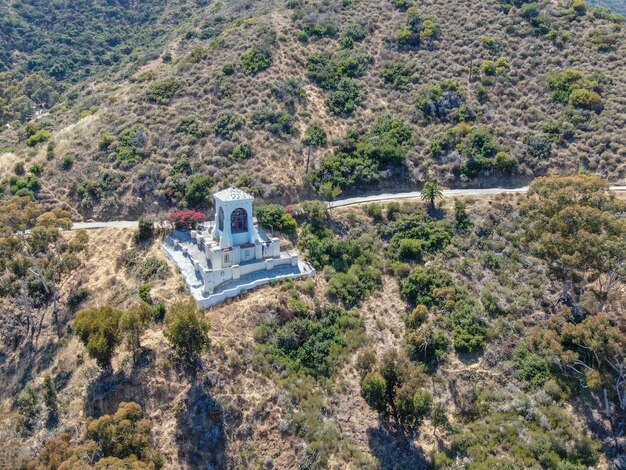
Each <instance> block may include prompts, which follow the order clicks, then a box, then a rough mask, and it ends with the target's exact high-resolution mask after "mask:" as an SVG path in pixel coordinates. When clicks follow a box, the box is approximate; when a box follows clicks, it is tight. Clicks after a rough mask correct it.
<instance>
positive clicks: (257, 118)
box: [1, 0, 626, 218]
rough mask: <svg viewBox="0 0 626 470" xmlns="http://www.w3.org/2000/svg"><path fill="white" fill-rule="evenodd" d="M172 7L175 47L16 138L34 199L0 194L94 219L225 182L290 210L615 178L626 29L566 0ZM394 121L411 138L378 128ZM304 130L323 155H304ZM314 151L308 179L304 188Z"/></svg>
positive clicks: (184, 200) (622, 125)
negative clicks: (326, 192)
mask: <svg viewBox="0 0 626 470" xmlns="http://www.w3.org/2000/svg"><path fill="white" fill-rule="evenodd" d="M178 3H180V4H181V5H182V4H185V3H187V5H186V6H185V7H183V6H181V5H179V6H174V4H173V5H171V6H170V8H171V9H176V8H180V9H181V11H185V12H186V19H185V21H181V19H180V17H179V16H178V15H173V14H170V15H169V18H170V19H171V21H172V23H171V24H168V23H167V21H166V20H165V19H164V18H165V17H163V18H161V17H160V16H159V18H161V19H160V20H159V21H162V22H163V23H158V25H159V27H160V28H161V29H160V31H161V32H162V33H164V34H163V35H161V36H159V38H160V40H159V41H160V42H163V41H165V42H166V43H167V44H164V45H163V46H162V47H161V46H159V42H152V43H150V44H151V48H152V49H150V48H149V47H148V46H147V45H146V46H145V50H151V51H152V55H149V54H144V55H131V56H130V57H129V58H128V59H124V60H122V61H120V62H119V63H117V64H116V65H115V67H113V68H112V70H111V71H109V72H106V71H104V69H102V70H101V69H99V68H94V73H93V75H92V76H91V77H90V78H84V79H83V80H82V81H80V82H78V83H77V84H76V85H72V86H67V87H66V88H67V93H69V94H67V96H71V100H70V99H66V98H65V96H66V95H64V94H61V95H59V96H58V97H57V99H56V104H53V105H51V106H52V107H51V109H49V110H47V109H46V110H45V112H43V113H42V114H41V116H39V117H37V118H35V119H34V121H33V122H32V123H31V124H30V125H29V126H30V127H28V126H27V127H26V128H25V127H24V125H23V124H22V123H21V122H19V121H15V120H14V121H10V125H11V127H12V129H9V130H5V131H4V132H3V133H2V134H1V139H2V141H4V147H5V148H6V149H7V150H10V151H11V152H13V154H15V155H17V158H19V159H21V160H24V161H26V163H27V164H26V167H27V169H28V168H30V167H32V166H33V165H38V164H40V165H42V168H41V170H39V169H38V170H37V172H38V178H40V180H41V181H42V182H43V183H45V184H44V186H45V190H43V189H40V186H41V185H36V184H34V183H33V182H32V181H31V182H26V183H20V182H19V181H16V180H15V178H13V179H11V180H5V191H7V192H8V191H11V192H13V193H16V192H19V191H22V192H24V191H32V192H38V191H39V192H40V197H41V198H42V200H44V201H46V202H51V203H55V204H56V203H58V201H63V202H65V203H68V204H70V206H72V207H76V208H77V209H78V211H79V212H80V213H81V214H83V215H85V216H87V217H97V218H105V217H110V216H116V217H129V216H136V215H138V214H141V213H145V212H150V213H153V212H158V211H160V210H162V209H167V208H169V207H171V206H172V205H181V204H182V205H185V204H186V205H198V204H200V205H202V204H203V201H201V200H200V201H199V200H198V199H197V198H194V197H193V190H194V187H200V188H201V189H202V190H207V189H208V188H211V187H213V186H216V187H223V186H226V185H228V184H236V185H238V186H240V187H244V188H246V189H248V190H249V191H252V192H253V193H254V194H256V195H257V196H260V197H262V198H264V199H267V200H278V201H283V202H294V201H295V200H297V199H301V198H302V197H303V196H306V195H309V196H310V195H311V194H313V190H314V189H315V188H317V187H318V185H319V184H320V182H323V181H330V182H332V183H333V184H336V185H338V186H340V187H341V188H342V189H343V191H344V193H350V192H355V191H359V192H363V191H367V190H372V189H377V188H385V187H387V188H388V187H393V188H394V189H399V188H405V187H406V188H408V187H414V186H415V185H417V184H420V183H421V182H424V181H427V180H434V179H436V180H438V181H440V182H442V183H445V184H446V185H465V184H471V185H477V184H493V183H494V182H500V183H507V182H509V183H512V182H517V181H520V180H526V179H528V178H530V177H532V176H537V175H542V174H574V173H576V172H577V171H578V170H580V169H584V170H587V171H591V172H593V173H597V174H600V175H602V176H604V177H606V178H609V179H611V180H618V179H622V178H624V175H625V173H624V172H625V169H624V158H625V154H626V147H625V146H624V145H625V144H624V143H625V142H626V135H625V134H624V132H625V131H624V129H626V114H625V113H624V109H625V107H624V96H625V95H626V83H625V82H624V80H625V78H624V77H626V74H625V73H624V70H625V65H626V64H625V60H626V59H625V58H626V43H625V41H624V32H623V28H624V26H623V17H620V16H619V15H616V14H612V13H610V12H608V11H607V10H602V9H598V8H596V7H592V6H588V5H585V4H584V2H578V1H574V2H569V1H563V0H559V1H550V2H548V1H546V2H540V3H538V4H528V2H524V1H520V2H509V1H504V0H502V1H498V0H481V1H475V2H465V1H456V0H452V1H446V2H441V1H433V0H426V1H421V2H415V3H414V4H413V3H412V2H404V1H396V2H392V1H387V0H385V1H374V0H371V1H370V0H358V1H357V0H354V1H351V0H348V1H341V2H340V1H331V2H299V1H297V0H295V1H290V2H288V5H287V7H286V6H285V4H284V3H283V2H279V1H272V0H268V1H263V2H216V3H211V4H208V3H206V2H178ZM167 14H168V10H166V11H165V12H164V13H163V15H167ZM177 22H178V23H177ZM174 24H176V26H175V27H174V26H173V25H174ZM411 28H413V29H414V31H413V30H411ZM165 32H167V34H165ZM132 37H134V36H132ZM133 44H134V43H133ZM319 57H321V58H323V59H324V60H322V62H319V61H318V59H317V58H319ZM315 64H317V65H315ZM320 64H321V65H320ZM555 74H556V75H555ZM559 74H560V75H559ZM42 86H43V85H42ZM55 96H56V95H55ZM386 115H391V116H393V117H394V118H395V119H397V120H398V121H395V123H394V124H393V125H394V126H398V125H400V123H405V124H407V125H408V128H407V129H408V132H409V134H408V135H407V134H402V138H401V139H400V134H397V135H393V134H389V133H385V132H387V131H386V130H381V129H382V128H381V127H380V126H379V127H378V128H376V127H374V126H375V123H377V122H380V119H381V118H383V117H384V116H386ZM7 116H9V115H8V114H7ZM313 124H318V125H320V126H321V128H322V129H323V130H324V132H325V133H326V134H327V139H324V140H323V141H322V143H321V144H317V145H315V146H312V147H310V149H309V148H307V145H306V144H307V139H306V138H305V136H306V130H307V129H308V128H309V127H310V126H311V125H313ZM377 129H378V130H377ZM401 130H402V132H405V130H403V129H401ZM349 131H351V132H349ZM48 132H49V134H48ZM28 139H31V140H28ZM390 139H391V140H390ZM27 140H28V142H29V144H28V145H26V141H27ZM37 142H41V143H37ZM355 144H356V147H355ZM381 145H382V146H381ZM355 148H356V150H355ZM309 154H310V156H311V157H312V165H311V166H312V168H313V169H317V170H318V171H316V172H313V173H312V175H309V177H307V175H306V174H305V173H306V160H307V156H309ZM333 154H337V155H338V157H337V158H333V157H331V155H333ZM348 155H350V158H348ZM7 158H9V157H8V156H3V157H2V159H3V160H5V159H7ZM14 158H15V157H13V156H11V160H13V159H14ZM353 165H356V167H354V166H353ZM3 166H4V165H3ZM356 168H358V169H356ZM191 175H194V176H191ZM190 181H191V182H190ZM24 186H26V189H23V188H24ZM190 194H191V196H190Z"/></svg>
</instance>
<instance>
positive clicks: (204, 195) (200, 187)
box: [185, 175, 215, 207]
mask: <svg viewBox="0 0 626 470" xmlns="http://www.w3.org/2000/svg"><path fill="white" fill-rule="evenodd" d="M214 184H215V180H214V179H213V177H212V176H211V175H193V176H190V177H189V179H188V180H187V182H186V183H185V201H186V202H187V206H188V207H198V206H202V205H210V204H211V194H210V189H211V187H212V186H213V185H214Z"/></svg>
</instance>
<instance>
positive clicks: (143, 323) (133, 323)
mask: <svg viewBox="0 0 626 470" xmlns="http://www.w3.org/2000/svg"><path fill="white" fill-rule="evenodd" d="M151 316H152V309H151V308H150V306H149V305H148V304H147V303H145V302H137V303H135V304H133V305H131V307H130V308H129V309H128V310H126V311H125V312H124V313H123V314H122V316H121V317H120V331H121V332H122V333H125V334H126V342H127V345H128V349H130V350H131V352H132V354H133V361H134V360H136V358H137V353H138V352H139V350H140V349H141V341H140V340H141V335H142V334H143V333H144V331H146V328H147V327H148V324H149V322H150V318H151Z"/></svg>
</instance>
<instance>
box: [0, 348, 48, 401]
mask: <svg viewBox="0 0 626 470" xmlns="http://www.w3.org/2000/svg"><path fill="white" fill-rule="evenodd" d="M58 348H59V346H58V343H55V342H49V343H46V344H45V345H44V346H43V347H38V346H37V344H35V343H33V342H32V341H30V340H26V341H24V342H23V343H21V344H20V345H19V347H18V348H17V351H16V354H13V355H5V354H3V355H2V357H1V358H0V377H2V378H3V379H4V380H3V383H2V387H0V399H5V398H8V397H11V396H17V394H19V393H20V392H21V391H22V390H23V389H24V387H26V385H27V384H28V383H29V382H30V381H31V380H33V379H34V378H36V377H37V376H38V374H39V373H41V370H43V369H45V368H46V367H48V366H49V365H50V364H51V362H52V360H53V358H54V356H55V354H56V353H57V350H58Z"/></svg>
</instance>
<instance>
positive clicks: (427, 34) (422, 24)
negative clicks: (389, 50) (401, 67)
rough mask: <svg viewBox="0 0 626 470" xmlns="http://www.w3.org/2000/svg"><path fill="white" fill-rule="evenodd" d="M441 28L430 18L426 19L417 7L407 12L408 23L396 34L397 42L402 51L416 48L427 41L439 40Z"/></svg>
mask: <svg viewBox="0 0 626 470" xmlns="http://www.w3.org/2000/svg"><path fill="white" fill-rule="evenodd" d="M438 34H439V28H438V27H437V25H436V24H435V22H434V21H433V20H431V19H429V18H424V17H423V16H422V15H421V14H420V13H419V11H418V10H417V9H416V8H415V7H411V8H409V9H408V10H407V12H406V23H405V24H404V25H403V26H402V27H401V28H400V30H399V31H398V32H397V34H396V42H397V44H398V47H399V48H401V49H406V48H415V47H419V46H420V45H421V44H422V41H425V40H434V39H437V35H438Z"/></svg>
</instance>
